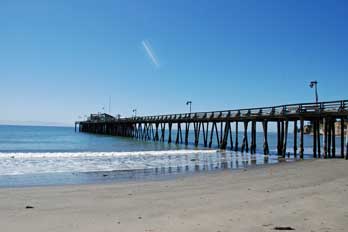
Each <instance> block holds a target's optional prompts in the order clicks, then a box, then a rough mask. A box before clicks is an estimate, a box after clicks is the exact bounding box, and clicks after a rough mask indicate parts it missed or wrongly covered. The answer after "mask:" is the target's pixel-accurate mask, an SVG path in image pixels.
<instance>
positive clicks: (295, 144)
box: [294, 120, 298, 157]
mask: <svg viewBox="0 0 348 232" xmlns="http://www.w3.org/2000/svg"><path fill="white" fill-rule="evenodd" d="M297 132H298V129H297V120H295V121H294V157H297Z"/></svg>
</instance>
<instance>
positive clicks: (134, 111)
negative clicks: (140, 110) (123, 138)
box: [133, 109, 137, 118]
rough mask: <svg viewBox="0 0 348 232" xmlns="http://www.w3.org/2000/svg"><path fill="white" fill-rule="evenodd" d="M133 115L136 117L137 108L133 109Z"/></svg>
mask: <svg viewBox="0 0 348 232" xmlns="http://www.w3.org/2000/svg"><path fill="white" fill-rule="evenodd" d="M133 113H134V117H135V118H136V117H137V109H133Z"/></svg>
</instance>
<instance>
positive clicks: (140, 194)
mask: <svg viewBox="0 0 348 232" xmlns="http://www.w3.org/2000/svg"><path fill="white" fill-rule="evenodd" d="M27 205H31V206H34V207H35V208H33V209H26V208H25V207H26V206H27ZM276 226H290V227H292V228H294V229H296V231H348V161H346V160H338V159H336V160H311V161H301V162H296V163H287V164H278V165H274V166H268V167H263V168H257V169H251V170H246V171H234V172H232V171H221V172H217V173H208V174H199V175H194V176H187V177H180V178H177V179H175V180H161V181H151V182H149V181H147V182H130V183H114V184H107V185H106V184H105V185H100V184H99V185H83V186H58V187H35V188H14V189H0V231H2V232H7V231H11V232H12V231H27V232H39V231H45V232H47V231H84V232H88V231H122V232H123V231H132V232H135V231H146V232H160V231H162V232H164V231H200V232H202V231H209V232H217V231H220V232H224V231H253V232H254V231H275V230H274V227H276Z"/></svg>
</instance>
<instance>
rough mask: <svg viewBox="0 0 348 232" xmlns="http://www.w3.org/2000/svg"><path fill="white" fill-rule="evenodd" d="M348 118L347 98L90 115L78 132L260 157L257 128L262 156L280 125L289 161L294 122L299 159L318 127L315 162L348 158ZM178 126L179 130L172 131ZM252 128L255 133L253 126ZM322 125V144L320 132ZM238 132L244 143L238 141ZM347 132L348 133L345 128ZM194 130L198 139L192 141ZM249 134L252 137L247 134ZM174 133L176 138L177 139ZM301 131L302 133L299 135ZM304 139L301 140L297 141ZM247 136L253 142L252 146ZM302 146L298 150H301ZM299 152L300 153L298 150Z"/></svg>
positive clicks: (280, 142) (280, 147)
mask: <svg viewBox="0 0 348 232" xmlns="http://www.w3.org/2000/svg"><path fill="white" fill-rule="evenodd" d="M347 119H348V100H340V101H330V102H318V103H299V104H289V105H279V106H271V107H260V108H249V109H237V110H223V111H213V112H197V113H182V114H169V115H156V116H144V117H130V118H118V119H117V118H114V117H112V116H110V115H107V114H97V115H91V117H90V118H89V119H88V120H86V121H79V122H76V123H75V131H76V130H77V128H78V130H79V131H80V132H87V133H96V134H105V135H114V136H126V137H133V138H136V139H141V140H152V141H160V142H168V143H176V144H179V143H180V144H181V143H184V144H186V145H187V144H189V142H190V143H193V144H194V145H195V146H199V145H201V146H204V147H212V144H213V142H214V141H215V143H216V144H217V146H218V147H219V148H220V149H231V150H234V151H241V152H250V153H251V154H254V153H256V131H257V124H260V128H262V131H263V149H262V150H263V153H264V154H265V155H268V154H269V145H268V127H269V124H270V123H274V124H276V129H277V153H278V155H279V156H282V157H285V156H286V154H288V152H289V150H288V148H287V140H288V134H289V133H288V132H289V124H290V123H292V124H293V133H292V135H293V136H294V138H293V141H294V146H293V149H292V154H293V155H294V156H297V155H298V154H299V156H300V158H303V155H304V126H305V123H307V122H309V123H311V125H312V127H313V136H312V140H313V141H312V148H313V157H314V158H346V159H348V154H347V152H348V139H347V138H345V136H346V134H347V132H346V131H345V128H344V125H345V124H344V123H345V121H347ZM335 122H341V127H340V128H341V130H340V135H339V136H340V138H341V139H340V154H336V140H335V139H336V134H335V127H334V125H335ZM174 125H175V127H176V130H175V131H174V130H173V126H174ZM249 127H250V130H248V128H249ZM321 127H323V130H324V135H323V136H322V138H323V141H321V140H320V138H321V137H320V128H321ZM239 128H241V129H242V131H241V133H243V139H242V141H241V144H239V141H238V133H239ZM346 130H348V129H346ZM190 131H193V133H194V138H193V139H194V140H193V141H189V133H190ZM248 131H250V132H249V133H250V136H248ZM173 132H174V136H173ZM298 132H299V133H298ZM298 135H299V138H298ZM248 137H250V138H251V141H250V143H249V141H248ZM298 142H299V147H298ZM298 148H299V150H298Z"/></svg>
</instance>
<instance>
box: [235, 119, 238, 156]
mask: <svg viewBox="0 0 348 232" xmlns="http://www.w3.org/2000/svg"><path fill="white" fill-rule="evenodd" d="M234 151H238V121H236V141H235V145H234Z"/></svg>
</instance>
